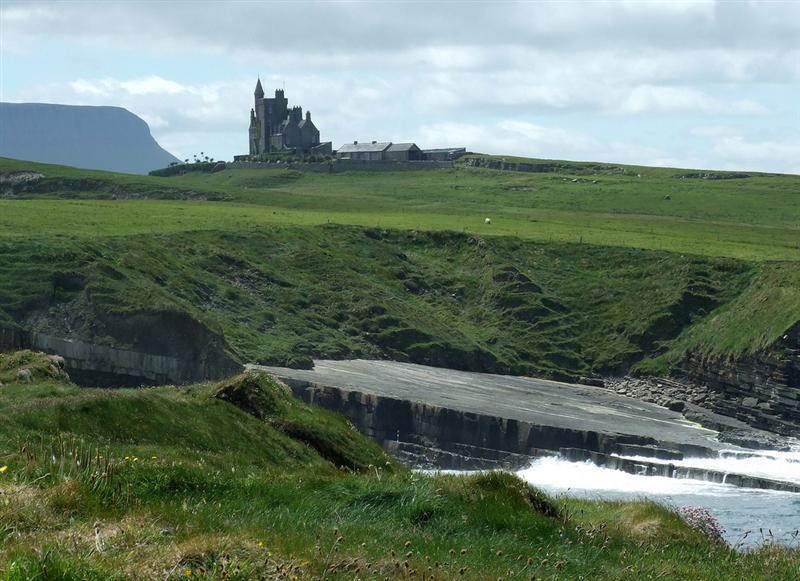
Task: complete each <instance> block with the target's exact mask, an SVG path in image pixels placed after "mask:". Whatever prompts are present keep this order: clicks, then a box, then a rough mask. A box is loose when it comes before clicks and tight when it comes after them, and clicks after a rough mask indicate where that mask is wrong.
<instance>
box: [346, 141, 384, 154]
mask: <svg viewBox="0 0 800 581" xmlns="http://www.w3.org/2000/svg"><path fill="white" fill-rule="evenodd" d="M391 145H392V143H391V142H390V141H380V142H372V143H346V144H345V145H342V146H341V147H340V148H339V149H337V150H336V151H337V152H338V153H356V152H360V151H385V150H387V149H388V148H389V146H391Z"/></svg>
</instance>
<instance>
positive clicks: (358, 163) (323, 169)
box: [226, 159, 453, 173]
mask: <svg viewBox="0 0 800 581" xmlns="http://www.w3.org/2000/svg"><path fill="white" fill-rule="evenodd" d="M452 167H453V162H452V161H388V160H387V161H367V160H357V159H339V160H336V161H333V162H327V161H321V162H308V163H294V162H289V163H267V162H261V161H233V162H230V163H228V164H226V168H227V169H296V170H298V171H311V172H319V173H342V172H346V171H418V170H432V169H450V168H452Z"/></svg>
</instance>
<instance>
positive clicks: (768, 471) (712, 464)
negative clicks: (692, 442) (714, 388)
mask: <svg viewBox="0 0 800 581" xmlns="http://www.w3.org/2000/svg"><path fill="white" fill-rule="evenodd" d="M622 457H623V458H627V459H630V460H636V461H641V462H650V463H652V462H656V463H661V464H673V465H674V466H686V467H694V468H705V469H708V470H716V471H718V472H724V473H728V474H746V475H748V476H757V477H759V478H770V479H772V480H782V481H784V482H793V483H795V484H800V452H795V451H791V452H775V451H771V450H765V451H757V450H752V451H747V452H741V451H737V450H723V451H722V452H721V453H720V456H719V457H718V458H684V459H683V460H657V459H654V458H646V457H643V456H622Z"/></svg>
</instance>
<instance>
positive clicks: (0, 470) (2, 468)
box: [0, 466, 8, 474]
mask: <svg viewBox="0 0 800 581" xmlns="http://www.w3.org/2000/svg"><path fill="white" fill-rule="evenodd" d="M6 470H8V466H0V474H2V473H3V472H5V471H6Z"/></svg>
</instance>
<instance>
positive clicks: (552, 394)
mask: <svg viewBox="0 0 800 581" xmlns="http://www.w3.org/2000/svg"><path fill="white" fill-rule="evenodd" d="M248 367H249V368H251V369H260V370H264V371H267V372H270V373H272V374H274V375H276V376H278V377H279V378H281V379H282V380H283V381H284V382H286V383H287V385H289V386H290V387H291V388H292V390H293V392H294V393H295V395H296V396H298V397H300V398H302V399H303V400H305V401H306V402H308V403H311V404H312V405H319V406H321V407H325V408H328V409H331V410H333V411H336V412H339V413H341V414H343V415H345V416H346V417H347V418H349V419H350V420H351V421H352V422H353V424H354V425H355V426H356V427H357V428H358V429H359V430H360V431H361V432H363V433H365V434H367V435H369V436H371V437H373V438H374V439H376V440H377V441H378V442H380V443H381V444H382V445H383V446H384V447H386V448H387V449H388V450H389V451H390V452H392V453H393V454H395V455H396V456H397V457H399V458H400V459H401V460H403V461H405V462H407V463H408V464H411V465H413V466H416V467H424V468H442V469H476V468H496V467H503V468H509V469H515V468H520V467H522V466H525V465H527V464H529V463H530V462H531V461H532V460H533V459H534V458H538V457H542V456H560V457H562V458H565V459H568V460H573V461H591V462H593V463H595V464H597V465H600V466H607V467H609V468H614V469H617V470H622V471H625V472H629V473H633V474H642V475H658V476H667V477H673V478H693V479H700V480H708V481H713V482H726V483H729V484H734V485H738V486H743V487H748V488H769V489H775V490H784V491H789V492H800V485H798V484H797V483H792V482H783V481H780V480H774V479H769V478H759V477H752V476H749V475H736V474H730V473H725V472H720V471H717V470H713V469H709V470H705V469H693V470H686V469H684V468H683V467H681V466H679V465H676V464H673V463H672V462H679V461H681V460H683V459H684V458H687V457H705V458H716V457H718V456H719V453H720V451H721V450H728V451H731V450H739V451H742V452H744V449H743V448H739V447H736V446H731V444H724V443H721V442H719V441H718V440H717V432H715V431H713V430H709V429H706V428H703V427H702V426H700V425H699V424H696V423H693V422H689V421H687V420H686V419H684V418H683V417H682V416H681V414H679V413H678V412H674V411H670V410H668V409H666V408H663V407H660V406H657V405H655V404H651V403H646V402H641V401H638V400H635V399H632V398H628V397H624V396H620V395H617V394H616V393H614V392H612V391H609V390H607V389H605V388H601V387H591V386H585V385H577V384H570V383H561V382H557V381H549V380H544V379H534V378H529V377H514V376H507V375H492V374H484V373H472V372H466V371H454V370H450V369H442V368H436V367H426V366H423V365H415V364H409V363H398V362H393V361H367V360H350V361H328V360H323V361H316V362H315V366H314V369H312V370H304V369H289V368H284V367H265V366H256V365H251V366H248Z"/></svg>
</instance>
